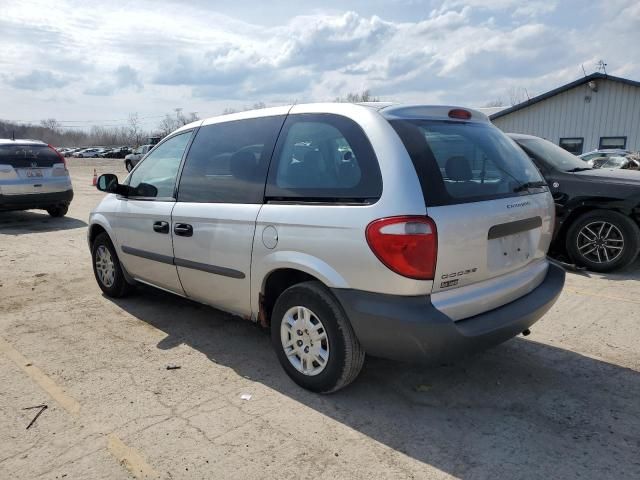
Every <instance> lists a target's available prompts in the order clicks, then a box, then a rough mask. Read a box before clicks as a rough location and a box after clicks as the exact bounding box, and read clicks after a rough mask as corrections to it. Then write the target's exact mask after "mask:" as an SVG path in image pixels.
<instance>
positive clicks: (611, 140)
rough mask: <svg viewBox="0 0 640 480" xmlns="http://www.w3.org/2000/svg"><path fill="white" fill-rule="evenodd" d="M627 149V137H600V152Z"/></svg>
mask: <svg viewBox="0 0 640 480" xmlns="http://www.w3.org/2000/svg"><path fill="white" fill-rule="evenodd" d="M626 147H627V137H600V147H598V148H599V149H600V150H605V149H607V150H608V149H613V148H619V149H621V150H624V149H625V148H626Z"/></svg>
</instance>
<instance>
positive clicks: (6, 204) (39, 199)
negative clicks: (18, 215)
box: [0, 190, 73, 210]
mask: <svg viewBox="0 0 640 480" xmlns="http://www.w3.org/2000/svg"><path fill="white" fill-rule="evenodd" d="M71 200H73V190H66V191H64V192H52V193H29V194H25V195H2V194H0V210H29V209H32V208H42V209H46V208H50V207H55V206H58V205H65V204H69V203H71Z"/></svg>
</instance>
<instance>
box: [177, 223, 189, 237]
mask: <svg viewBox="0 0 640 480" xmlns="http://www.w3.org/2000/svg"><path fill="white" fill-rule="evenodd" d="M173 233H175V234H176V235H178V236H180V237H191V236H193V227H192V226H191V225H189V224H188V223H176V224H175V225H174V226H173Z"/></svg>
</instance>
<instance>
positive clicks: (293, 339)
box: [280, 306, 329, 377]
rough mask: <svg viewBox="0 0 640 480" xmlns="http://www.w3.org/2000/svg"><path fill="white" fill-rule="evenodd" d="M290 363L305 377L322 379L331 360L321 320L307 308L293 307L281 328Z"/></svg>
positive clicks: (285, 315)
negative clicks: (322, 374) (321, 376)
mask: <svg viewBox="0 0 640 480" xmlns="http://www.w3.org/2000/svg"><path fill="white" fill-rule="evenodd" d="M280 340H281V342H282V348H283V349H284V353H285V354H286V355H287V359H289V362H290V363H291V365H293V366H294V368H295V369H296V370H298V371H299V372H301V373H303V374H304V375H308V376H310V377H311V376H314V375H318V374H319V373H320V372H322V371H323V370H324V368H325V367H326V366H327V361H328V360H329V338H328V337H327V331H326V330H325V328H324V325H323V324H322V322H321V321H320V319H319V318H318V316H317V315H316V314H315V313H313V312H312V311H311V310H309V309H308V308H306V307H302V306H297V307H291V308H290V309H289V310H287V312H286V313H285V314H284V318H283V319H282V323H281V324H280Z"/></svg>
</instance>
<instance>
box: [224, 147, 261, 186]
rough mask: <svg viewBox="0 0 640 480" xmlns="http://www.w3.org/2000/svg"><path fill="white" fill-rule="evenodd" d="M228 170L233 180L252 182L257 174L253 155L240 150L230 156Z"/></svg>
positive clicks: (256, 162)
mask: <svg viewBox="0 0 640 480" xmlns="http://www.w3.org/2000/svg"><path fill="white" fill-rule="evenodd" d="M229 168H230V169H231V174H232V175H233V176H234V177H235V178H239V179H241V180H254V179H255V178H256V174H257V173H258V172H257V171H258V161H257V160H256V156H255V155H254V154H253V153H251V152H249V151H247V150H241V151H239V152H236V153H234V154H233V155H231V158H230V159H229Z"/></svg>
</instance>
